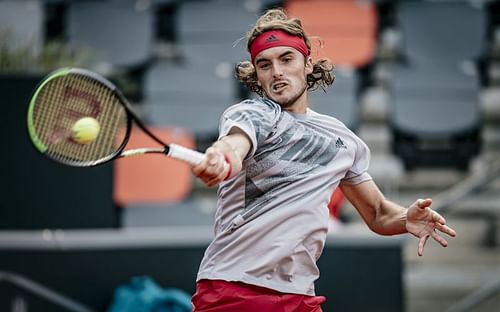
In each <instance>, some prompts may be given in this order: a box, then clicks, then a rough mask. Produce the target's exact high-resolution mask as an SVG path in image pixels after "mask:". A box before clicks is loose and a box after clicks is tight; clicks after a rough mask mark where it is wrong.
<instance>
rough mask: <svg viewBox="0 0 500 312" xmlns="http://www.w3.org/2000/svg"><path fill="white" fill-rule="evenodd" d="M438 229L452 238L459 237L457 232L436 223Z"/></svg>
mask: <svg viewBox="0 0 500 312" xmlns="http://www.w3.org/2000/svg"><path fill="white" fill-rule="evenodd" d="M436 229H438V230H439V231H441V232H443V233H445V234H448V235H449V236H451V237H455V236H457V232H456V231H455V230H454V229H452V228H451V227H449V226H447V225H444V224H440V223H436Z"/></svg>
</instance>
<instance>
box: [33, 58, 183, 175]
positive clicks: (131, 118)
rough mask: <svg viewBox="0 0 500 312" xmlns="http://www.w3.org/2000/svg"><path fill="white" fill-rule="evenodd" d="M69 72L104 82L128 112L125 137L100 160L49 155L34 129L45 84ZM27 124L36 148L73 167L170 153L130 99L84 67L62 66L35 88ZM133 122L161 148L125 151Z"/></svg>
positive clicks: (168, 147) (91, 165) (167, 145)
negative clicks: (123, 158) (34, 121)
mask: <svg viewBox="0 0 500 312" xmlns="http://www.w3.org/2000/svg"><path fill="white" fill-rule="evenodd" d="M68 74H74V75H79V76H84V77H88V78H91V79H93V80H95V81H97V82H98V83H101V84H103V85H104V86H106V87H107V88H109V90H110V91H111V92H112V93H114V94H115V95H116V96H117V97H118V99H119V102H120V104H121V105H122V106H123V108H124V109H125V114H126V120H127V123H126V124H127V126H126V130H125V134H124V139H123V141H122V143H121V144H120V146H119V147H118V148H117V149H116V150H115V151H114V152H113V153H111V154H110V155H108V156H106V157H103V158H101V159H99V160H93V161H71V160H67V159H56V158H55V157H51V156H48V155H47V149H48V147H47V146H46V145H45V144H44V143H43V142H42V141H41V140H40V138H39V137H38V135H37V133H36V130H35V129H34V123H33V113H34V107H35V102H36V99H37V97H38V95H39V93H40V92H41V90H43V88H44V86H45V85H46V84H47V83H48V82H50V81H51V80H53V79H56V78H60V77H63V76H66V75H68ZM27 118H28V120H27V124H28V133H29V136H30V138H31V141H32V143H33V145H34V146H35V148H36V149H37V150H38V151H39V152H41V153H42V154H44V155H46V156H48V158H50V159H52V160H54V161H56V162H59V163H63V164H65V165H69V166H73V167H93V166H97V165H100V164H104V163H106V162H110V161H112V160H114V159H117V158H120V157H127V156H132V155H139V154H146V153H162V154H166V155H170V146H169V144H166V143H164V142H163V141H162V140H161V139H160V138H158V137H157V136H156V135H155V134H154V133H152V132H151V131H150V130H149V129H148V128H147V127H146V126H145V125H144V123H143V122H142V121H141V120H140V119H139V117H138V116H137V115H136V114H135V113H134V111H133V109H132V106H131V105H130V103H129V101H128V100H127V99H126V98H125V96H124V95H123V93H122V92H121V91H120V90H119V89H118V88H117V87H116V86H115V85H114V84H113V83H112V82H111V81H109V80H107V79H106V78H104V77H102V76H100V75H98V74H96V73H94V72H92V71H90V70H87V69H83V68H68V67H65V68H61V69H58V70H55V71H53V72H51V73H49V74H48V75H47V76H46V77H45V78H44V79H43V80H42V81H41V82H40V83H39V84H38V85H37V87H36V88H35V90H34V92H33V95H32V97H31V100H30V103H29V107H28V114H27ZM132 122H135V124H136V125H137V126H138V127H139V128H140V129H141V130H142V131H144V132H145V133H146V134H147V135H149V136H150V137H151V138H152V139H153V140H154V141H155V142H157V143H158V144H160V145H161V146H162V147H161V148H140V149H133V150H129V151H125V147H126V146H127V144H128V141H129V138H130V134H131V132H132ZM172 145H173V144H172ZM178 147H179V148H181V149H185V148H183V147H181V146H178ZM127 152H128V153H127Z"/></svg>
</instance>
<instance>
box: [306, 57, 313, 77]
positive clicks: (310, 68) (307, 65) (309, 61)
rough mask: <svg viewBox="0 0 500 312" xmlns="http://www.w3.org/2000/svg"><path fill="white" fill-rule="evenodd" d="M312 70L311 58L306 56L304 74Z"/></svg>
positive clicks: (310, 72)
mask: <svg viewBox="0 0 500 312" xmlns="http://www.w3.org/2000/svg"><path fill="white" fill-rule="evenodd" d="M312 72H313V63H312V58H311V57H310V56H308V57H307V60H306V75H309V74H312Z"/></svg>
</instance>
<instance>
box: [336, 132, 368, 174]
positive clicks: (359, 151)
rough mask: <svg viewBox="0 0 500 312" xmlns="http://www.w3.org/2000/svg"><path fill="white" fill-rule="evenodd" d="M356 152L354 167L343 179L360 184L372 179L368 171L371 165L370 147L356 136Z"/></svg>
mask: <svg viewBox="0 0 500 312" xmlns="http://www.w3.org/2000/svg"><path fill="white" fill-rule="evenodd" d="M356 143H357V144H356V154H355V156H354V162H353V165H352V167H351V168H350V169H349V170H348V171H347V173H346V175H345V177H344V178H343V179H342V181H344V182H346V183H349V184H359V183H362V182H365V181H369V180H372V177H371V175H370V174H369V173H368V168H369V166H370V149H369V148H368V146H367V145H366V144H365V142H363V141H362V140H361V139H360V138H358V137H356Z"/></svg>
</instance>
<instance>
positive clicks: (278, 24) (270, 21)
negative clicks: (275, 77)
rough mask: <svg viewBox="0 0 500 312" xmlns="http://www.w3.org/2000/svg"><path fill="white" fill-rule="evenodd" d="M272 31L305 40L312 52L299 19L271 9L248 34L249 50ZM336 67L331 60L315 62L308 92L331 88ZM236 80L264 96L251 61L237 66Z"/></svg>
mask: <svg viewBox="0 0 500 312" xmlns="http://www.w3.org/2000/svg"><path fill="white" fill-rule="evenodd" d="M270 30H282V31H286V32H287V33H289V34H290V35H293V36H298V37H301V38H303V39H304V42H305V44H306V46H307V48H308V50H309V52H311V41H310V40H309V38H308V37H307V35H306V34H305V31H304V29H303V28H302V23H301V22H300V20H299V19H297V18H288V16H287V15H286V13H285V12H284V10H283V9H280V8H278V9H271V10H268V11H266V12H265V13H264V14H263V15H262V16H261V17H260V18H259V19H258V20H257V22H256V23H255V26H254V27H253V28H252V29H251V30H250V31H249V32H248V33H247V35H246V39H247V50H248V51H249V52H250V48H251V46H252V44H253V42H254V40H255V39H256V38H257V37H258V36H259V35H260V34H262V33H264V32H266V31H270ZM333 70H334V66H333V64H332V63H331V61H330V60H328V59H326V58H321V59H319V60H317V61H315V62H313V72H312V73H311V74H309V75H307V90H315V89H317V88H318V87H320V88H322V89H323V90H324V89H325V88H326V87H328V86H330V85H331V84H332V83H333V81H334V80H335V76H334V75H333ZM235 76H236V78H237V79H238V80H239V81H240V82H241V83H242V84H243V85H245V86H246V87H247V88H248V89H250V90H251V91H253V92H255V93H257V94H259V95H260V96H263V95H264V91H263V90H262V88H261V87H260V86H259V85H258V84H257V73H256V71H255V67H254V66H253V64H252V63H251V62H250V61H243V62H240V63H238V64H236V67H235Z"/></svg>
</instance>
